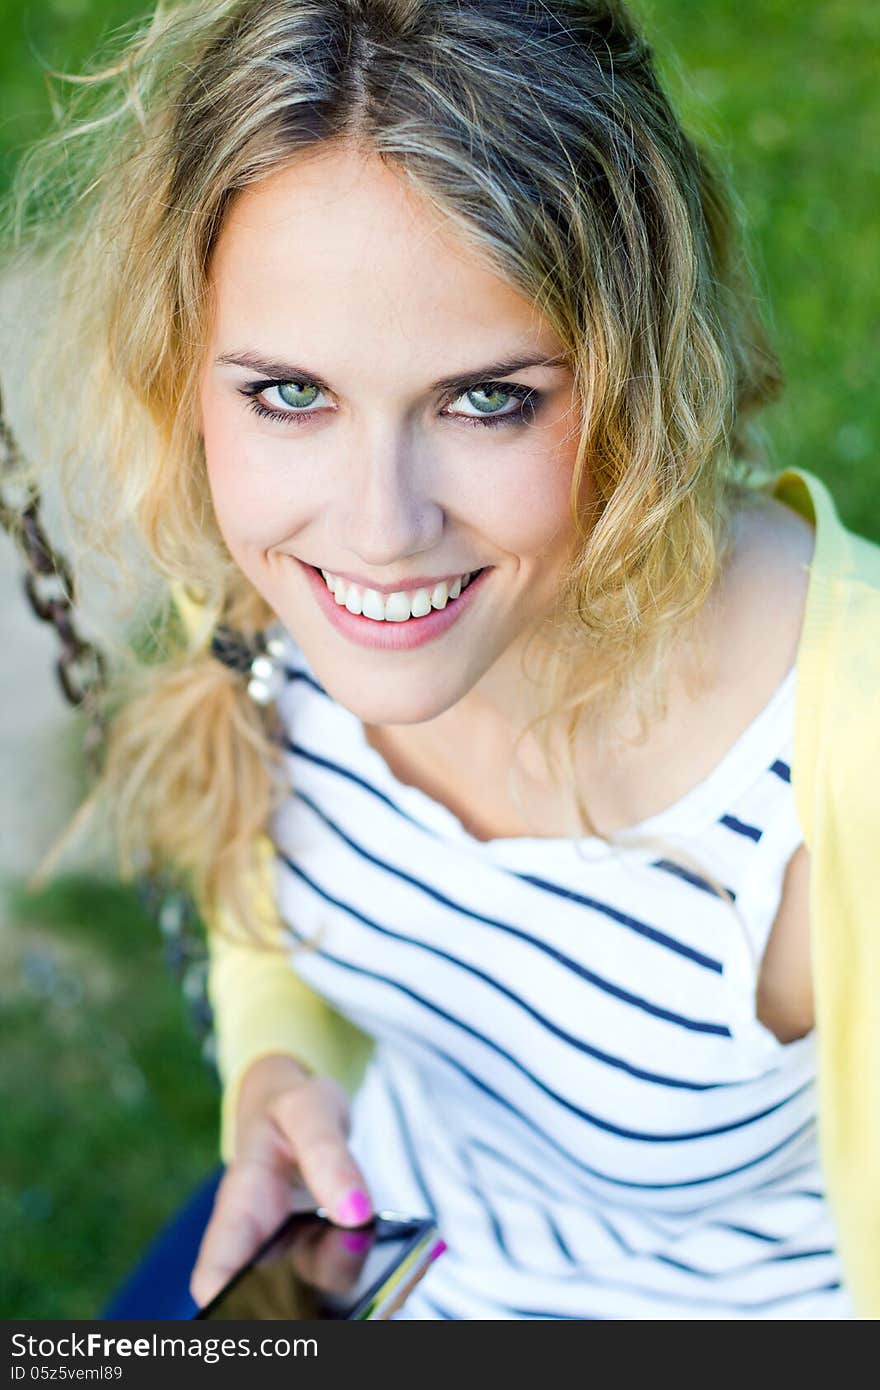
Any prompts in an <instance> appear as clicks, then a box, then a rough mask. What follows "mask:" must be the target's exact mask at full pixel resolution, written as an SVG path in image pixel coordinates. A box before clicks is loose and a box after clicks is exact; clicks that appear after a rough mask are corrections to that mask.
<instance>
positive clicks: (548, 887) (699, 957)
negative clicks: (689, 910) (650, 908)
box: [287, 740, 723, 975]
mask: <svg viewBox="0 0 880 1390" xmlns="http://www.w3.org/2000/svg"><path fill="white" fill-rule="evenodd" d="M287 746H288V748H289V749H290V750H291V751H292V752H295V753H297V754H298V755H299V756H300V757H304V758H306V760H307V761H309V762H312V763H315V764H317V765H318V766H320V767H324V768H326V769H327V770H328V771H331V772H338V773H340V774H341V775H342V776H346V777H348V778H349V779H350V780H351V781H353V782H356V783H357V784H358V786H361V787H363V788H364V790H366V791H372V792H374V794H375V795H376V796H377V797H378V798H379V800H380V801H383V802H384V803H385V804H386V805H387V806H388V807H389V808H390V809H391V810H393V811H396V812H397V814H398V815H400V816H403V818H404V820H407V821H409V823H410V824H411V825H415V826H417V827H418V828H419V829H421V830H427V828H426V827H425V826H423V825H422V824H421V822H420V821H416V820H414V819H413V818H412V816H409V815H407V813H406V812H405V811H403V810H401V808H400V807H399V806H398V805H397V804H396V803H395V802H394V801H392V800H391V798H390V797H388V796H386V795H385V793H384V792H381V791H379V790H378V789H377V788H375V787H373V786H372V784H371V783H370V782H368V781H367V780H366V779H365V778H363V777H360V776H358V775H357V774H355V773H352V772H349V771H348V770H347V769H346V768H343V767H342V766H340V765H339V764H336V763H332V762H331V761H330V759H329V758H322V757H319V756H318V755H317V754H314V753H308V752H307V751H306V750H305V749H303V747H302V745H301V744H293V743H291V742H290V741H289V740H288V741H287ZM294 796H296V797H297V798H298V799H299V800H300V801H302V802H304V803H305V804H306V805H307V806H309V807H311V809H312V810H314V811H316V812H317V814H318V815H319V816H321V818H322V820H324V822H325V824H327V825H329V826H330V827H331V828H332V829H333V830H335V831H336V833H337V834H338V835H339V836H340V837H341V838H342V839H344V840H345V841H346V842H347V843H348V844H350V845H351V847H352V849H355V850H356V851H357V852H358V853H359V854H361V855H362V856H363V857H364V858H366V859H369V860H370V861H371V862H372V863H374V864H377V865H378V866H379V867H380V868H383V869H386V870H387V871H388V872H389V873H394V874H396V875H397V876H398V877H400V878H403V879H405V880H407V881H408V882H410V883H414V884H415V885H416V886H417V887H419V888H421V889H422V890H423V891H424V892H427V893H429V894H430V895H431V896H432V897H434V898H436V899H437V901H438V902H441V903H444V904H445V905H447V906H451V907H454V908H455V909H456V910H457V911H459V912H462V911H466V910H467V909H464V908H462V907H461V906H460V905H459V904H457V903H454V902H451V900H450V899H448V898H446V897H444V895H443V894H442V893H438V892H437V890H436V889H433V888H429V887H428V886H427V885H426V884H424V883H423V882H422V881H421V880H419V879H415V878H413V877H412V876H411V875H409V874H405V873H404V872H403V871H402V870H400V869H397V868H395V867H394V866H393V865H390V864H388V863H386V862H385V861H384V860H381V859H377V858H376V857H375V856H374V855H371V854H370V853H369V852H368V851H367V850H366V849H364V847H363V846H362V845H360V844H357V843H355V841H353V840H351V839H350V838H349V837H348V836H347V835H346V834H345V832H344V831H342V830H341V829H340V827H339V825H338V823H337V822H334V821H331V820H330V818H329V817H328V816H327V815H326V813H325V812H323V811H320V810H319V809H318V807H317V806H316V804H315V802H314V801H313V800H312V799H311V798H310V797H309V796H308V795H307V794H306V793H305V792H303V791H300V790H299V789H298V788H296V789H295V790H294ZM427 833H428V834H433V832H431V831H427ZM434 838H435V839H436V838H437V837H436V835H434ZM504 872H506V873H507V874H508V876H509V877H510V878H516V879H519V880H520V882H522V883H530V884H532V885H533V887H535V888H540V889H541V890H542V891H543V892H545V893H555V894H556V895H557V896H558V897H561V898H568V899H569V900H570V901H572V902H576V903H579V904H581V905H582V906H584V907H588V908H592V909H593V911H595V912H598V913H600V914H601V915H602V916H604V917H609V918H610V919H611V920H612V921H614V922H617V923H618V925H619V926H622V927H626V928H627V929H628V930H630V931H634V932H636V933H638V934H639V935H640V936H643V937H645V938H646V939H647V940H649V941H654V942H655V943H656V944H657V945H660V946H664V947H665V948H666V949H667V950H670V951H674V952H675V953H676V954H678V955H680V956H683V957H684V958H685V959H686V960H692V961H694V962H695V964H697V965H701V966H703V967H704V968H705V969H707V970H714V971H715V972H716V973H717V974H719V975H720V974H722V972H723V966H722V964H721V962H720V961H718V960H715V959H714V958H713V957H712V956H707V955H705V954H704V953H703V952H701V951H697V950H695V949H694V948H693V947H692V946H686V945H685V944H684V943H683V942H681V941H677V940H676V939H675V937H672V936H669V934H668V933H667V932H663V931H660V929H659V928H657V927H652V926H651V925H650V924H649V923H647V922H642V921H640V920H639V919H638V918H636V917H633V916H631V914H629V913H627V912H623V911H621V910H620V909H619V908H616V907H613V906H612V905H611V904H610V903H603V902H600V901H599V899H598V898H588V897H586V896H585V895H584V894H582V893H576V892H575V891H574V890H573V889H571V888H565V887H563V886H562V885H561V884H558V883H551V882H549V881H548V880H547V879H543V878H538V877H536V876H535V875H533V874H520V873H516V872H515V870H504ZM690 877H693V876H692V875H691V876H690ZM699 882H700V883H702V884H703V886H704V887H708V885H707V884H705V881H704V880H699ZM713 896H715V897H717V894H714V893H713ZM470 915H473V916H479V914H474V913H472V914H470ZM481 920H485V919H481Z"/></svg>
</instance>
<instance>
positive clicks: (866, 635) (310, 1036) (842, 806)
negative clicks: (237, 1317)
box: [176, 468, 880, 1318]
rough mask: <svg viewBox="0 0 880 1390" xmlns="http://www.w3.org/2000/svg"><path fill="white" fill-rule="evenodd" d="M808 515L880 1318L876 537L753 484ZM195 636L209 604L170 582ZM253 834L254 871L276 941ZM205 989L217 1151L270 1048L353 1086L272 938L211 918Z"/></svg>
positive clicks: (804, 806) (828, 1050)
mask: <svg viewBox="0 0 880 1390" xmlns="http://www.w3.org/2000/svg"><path fill="white" fill-rule="evenodd" d="M756 485H757V486H759V487H760V489H761V490H763V491H766V492H768V493H770V494H771V495H773V496H775V497H777V498H778V499H779V500H780V501H782V502H784V503H785V504H786V505H788V506H790V507H792V508H793V509H795V510H796V511H798V512H800V513H801V514H802V515H803V516H804V517H806V519H807V520H808V521H809V522H810V523H811V524H812V525H814V527H815V530H816V546H815V553H814V557H813V561H812V564H811V568H810V581H809V588H808V594H807V602H806V611H805V615H804V623H803V629H802V632H801V638H800V645H799V648H798V653H797V693H796V709H795V731H794V756H793V765H792V787H793V792H794V797H795V805H796V809H797V813H798V818H799V820H800V824H801V827H802V829H803V832H804V839H805V841H806V845H807V848H808V850H809V852H810V932H811V942H812V971H813V988H814V993H815V1006H816V1042H817V1054H818V1109H819V1137H820V1146H821V1155H822V1162H823V1167H824V1172H825V1178H826V1182H827V1186H828V1196H829V1201H830V1205H831V1210H832V1213H833V1215H834V1219H835V1222H836V1225H837V1231H838V1241H839V1248H840V1254H841V1259H842V1263H843V1267H844V1271H845V1278H846V1281H847V1285H848V1287H849V1290H850V1294H851V1297H852V1300H853V1304H854V1306H855V1309H856V1312H857V1316H859V1317H860V1318H877V1317H880V546H878V545H875V544H874V543H873V542H870V541H868V540H866V539H865V538H864V537H861V536H857V535H855V534H853V533H852V532H850V531H848V530H847V529H846V528H845V527H844V526H843V524H842V522H841V521H840V518H839V517H838V515H837V512H836V509H835V506H834V502H833V500H832V498H831V496H830V494H829V492H828V490H827V488H826V487H825V485H824V484H823V483H822V482H821V480H820V479H819V478H817V477H815V476H814V475H813V474H811V473H808V472H806V471H805V470H803V469H796V468H788V469H786V470H784V471H783V472H782V473H780V474H777V475H776V476H774V477H770V478H765V479H764V480H763V481H761V482H760V483H758V484H756ZM176 597H177V599H178V603H179V605H180V607H181V609H182V610H183V614H184V618H185V620H186V621H187V623H188V625H189V627H190V631H191V635H192V640H193V642H194V643H198V642H203V641H205V640H206V637H207V635H208V634H209V632H210V629H211V626H212V624H211V622H210V617H209V615H206V614H205V613H200V612H199V611H198V610H195V609H193V607H192V605H191V604H189V603H188V601H187V600H185V599H184V598H183V596H182V595H177V596H176ZM272 852H273V851H272V845H271V842H270V840H269V838H268V836H267V835H264V836H261V837H260V843H259V857H260V869H259V871H258V872H259V877H258V880H257V882H256V883H255V885H254V891H255V893H256V894H257V895H258V896H257V899H256V900H257V901H258V903H259V905H260V912H261V915H262V916H264V917H265V920H266V922H267V925H268V927H269V930H270V933H271V934H272V935H273V936H274V939H275V940H276V941H277V942H279V943H280V942H281V924H280V922H279V921H278V918H277V914H276V912H275V908H274V903H273V894H272V882H271V879H270V876H269V873H270V868H271V858H272ZM209 941H210V950H211V968H210V976H209V992H210V997H211V1001H212V1004H213V1007H214V1013H215V1027H216V1033H217V1047H218V1066H219V1071H220V1076H221V1079H222V1081H223V1084H224V1093H223V1104H222V1117H221V1153H222V1156H223V1158H224V1159H225V1160H226V1161H229V1159H230V1158H231V1157H232V1154H233V1124H234V1114H235V1103H236V1096H237V1092H238V1086H239V1083H240V1081H241V1079H242V1076H243V1075H244V1073H245V1071H246V1070H247V1068H248V1067H249V1066H250V1065H251V1063H252V1062H254V1061H256V1060H257V1058H259V1057H261V1056H265V1055H267V1054H269V1053H275V1052H280V1053H285V1054H288V1055H291V1056H294V1057H297V1058H298V1059H299V1060H300V1061H302V1062H304V1063H305V1064H306V1065H308V1066H310V1067H311V1068H312V1069H313V1070H314V1071H316V1072H319V1073H325V1074H330V1075H332V1076H334V1077H335V1078H336V1079H337V1080H338V1081H340V1082H341V1083H342V1085H344V1086H345V1087H346V1089H347V1090H348V1091H349V1092H350V1093H352V1092H353V1091H354V1090H355V1089H356V1087H357V1085H358V1083H359V1081H360V1078H361V1076H362V1075H363V1069H364V1066H365V1064H366V1061H367V1058H368V1057H369V1054H370V1051H371V1049H372V1040H371V1039H370V1038H369V1037H367V1036H366V1035H365V1034H364V1033H362V1032H360V1031H359V1030H358V1029H357V1028H355V1027H354V1025H353V1024H351V1023H350V1022H349V1021H348V1020H347V1019H345V1018H344V1017H343V1016H342V1015H341V1014H339V1013H338V1012H337V1011H336V1010H335V1009H334V1008H333V1007H332V1006H331V1005H330V1004H328V1003H327V1001H326V1000H325V999H323V998H322V997H321V996H320V995H319V994H317V993H315V992H314V991H313V990H312V989H311V988H310V987H309V986H307V985H306V984H305V983H304V982H303V981H302V980H301V979H300V977H299V976H298V975H297V974H296V973H295V971H294V970H293V969H292V968H291V966H290V964H289V963H288V961H287V959H286V957H285V955H284V954H283V953H282V952H267V951H264V950H263V951H261V950H258V949H255V948H254V947H251V946H248V945H244V944H239V943H238V942H237V941H236V942H230V941H229V940H228V938H225V937H223V936H222V935H221V934H218V933H217V932H214V931H211V932H209Z"/></svg>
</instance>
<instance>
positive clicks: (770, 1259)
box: [652, 1250, 835, 1279]
mask: <svg viewBox="0 0 880 1390" xmlns="http://www.w3.org/2000/svg"><path fill="white" fill-rule="evenodd" d="M833 1254H835V1251H834V1250H793V1251H789V1252H786V1253H783V1254H779V1255H765V1256H763V1258H762V1259H759V1260H752V1262H751V1264H747V1265H737V1267H736V1269H699V1268H698V1267H697V1266H696V1265H691V1264H687V1263H686V1262H685V1261H684V1260H677V1259H675V1258H674V1257H673V1256H672V1255H654V1256H653V1257H652V1258H653V1259H655V1260H659V1262H660V1263H661V1264H664V1265H670V1266H671V1267H672V1268H673V1269H681V1270H683V1271H684V1273H685V1274H696V1275H697V1277H698V1278H700V1279H727V1278H731V1277H732V1276H739V1275H740V1274H746V1273H748V1271H749V1270H752V1269H761V1268H763V1267H764V1266H765V1265H768V1264H772V1263H774V1262H776V1261H780V1260H812V1259H815V1258H816V1257H817V1256H819V1255H833Z"/></svg>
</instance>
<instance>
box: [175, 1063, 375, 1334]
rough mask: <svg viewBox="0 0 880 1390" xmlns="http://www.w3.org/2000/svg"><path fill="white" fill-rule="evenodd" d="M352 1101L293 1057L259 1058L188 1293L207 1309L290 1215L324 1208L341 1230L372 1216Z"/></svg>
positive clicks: (243, 1094)
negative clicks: (355, 1152) (353, 1131)
mask: <svg viewBox="0 0 880 1390" xmlns="http://www.w3.org/2000/svg"><path fill="white" fill-rule="evenodd" d="M348 1132H349V1105H348V1097H347V1095H346V1093H345V1091H344V1090H343V1089H342V1087H341V1086H339V1085H338V1084H337V1082H335V1081H333V1080H332V1079H331V1078H330V1077H319V1076H313V1075H311V1074H310V1073H309V1072H307V1071H306V1070H305V1068H304V1067H302V1066H300V1064H299V1063H298V1062H296V1061H294V1059H293V1058H292V1057H283V1056H272V1057H261V1058H260V1059H259V1061H257V1062H255V1063H254V1064H253V1066H252V1067H250V1068H249V1069H248V1071H247V1072H246V1074H245V1076H244V1078H243V1080H242V1084H241V1090H240V1092H239V1099H238V1108H237V1112H236V1122H235V1157H234V1159H233V1161H232V1162H231V1163H230V1164H229V1166H228V1168H227V1170H226V1173H225V1174H224V1176H223V1179H222V1181H221V1183H220V1186H219V1188H218V1190H217V1197H216V1200H215V1203H214V1211H213V1213H212V1215H211V1220H210V1222H209V1223H208V1226H207V1229H206V1231H205V1235H204V1237H203V1240H202V1244H201V1248H200V1249H199V1255H198V1259H197V1261H196V1266H195V1269H194V1270H193V1274H192V1278H191V1280H190V1292H191V1294H192V1296H193V1298H194V1299H195V1301H196V1303H197V1304H198V1305H199V1307H204V1306H205V1304H206V1303H208V1302H209V1301H210V1300H211V1299H212V1298H213V1297H214V1295H215V1294H216V1293H217V1292H218V1290H219V1289H221V1288H222V1287H223V1285H224V1284H225V1283H226V1281H227V1280H228V1279H229V1278H230V1276H231V1275H232V1274H234V1273H235V1271H236V1270H237V1269H239V1268H240V1267H241V1266H242V1265H243V1264H245V1263H246V1262H247V1261H248V1260H249V1259H250V1257H251V1256H252V1255H253V1253H254V1251H255V1250H256V1249H257V1248H258V1246H259V1245H261V1244H262V1242H263V1241H264V1240H265V1239H266V1237H267V1236H269V1235H271V1233H272V1232H273V1231H274V1230H275V1229H276V1228H277V1227H278V1226H280V1224H281V1222H282V1221H283V1220H284V1218H285V1217H286V1216H287V1215H288V1214H289V1213H290V1212H291V1211H293V1210H296V1209H298V1208H302V1207H312V1206H320V1207H326V1209H327V1210H328V1211H329V1212H330V1214H331V1216H332V1217H333V1220H334V1221H336V1222H338V1224H339V1225H340V1226H359V1225H361V1224H362V1223H363V1222H364V1221H367V1220H368V1219H369V1217H370V1216H371V1215H372V1206H371V1203H370V1199H369V1196H368V1194H367V1190H366V1183H365V1181H364V1178H363V1174H362V1173H361V1171H360V1169H359V1168H358V1166H357V1164H356V1163H355V1161H354V1159H353V1158H352V1156H351V1154H350V1153H349V1150H348V1144H347V1139H348Z"/></svg>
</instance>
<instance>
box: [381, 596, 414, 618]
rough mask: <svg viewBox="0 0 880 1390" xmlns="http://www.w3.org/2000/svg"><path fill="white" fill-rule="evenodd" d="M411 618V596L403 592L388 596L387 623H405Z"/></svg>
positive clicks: (386, 601)
mask: <svg viewBox="0 0 880 1390" xmlns="http://www.w3.org/2000/svg"><path fill="white" fill-rule="evenodd" d="M409 616H410V611H409V594H407V593H403V592H402V591H401V590H398V591H397V592H396V593H394V594H388V596H387V598H386V599H385V621H386V623H405V622H406V620H407V618H408V617H409Z"/></svg>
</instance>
